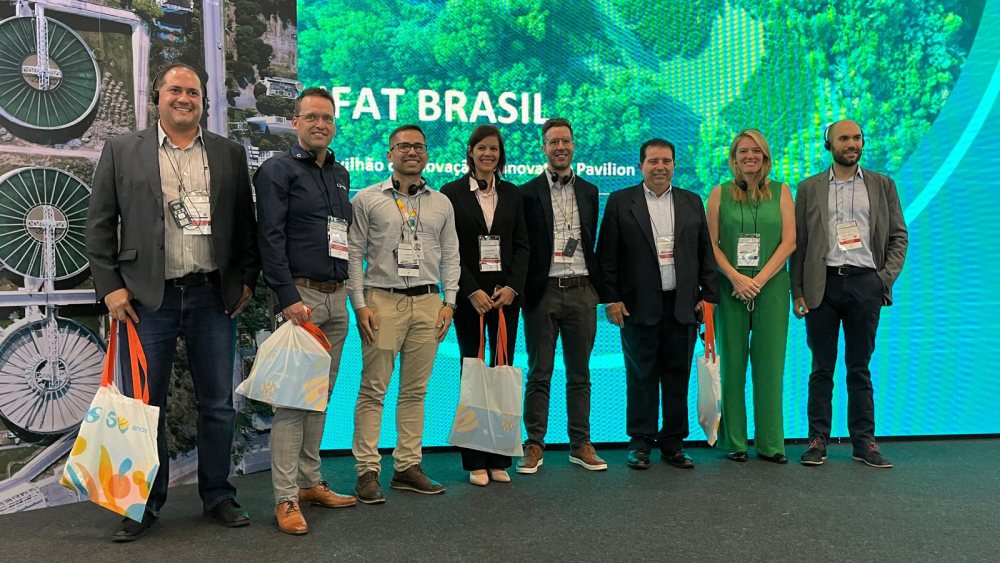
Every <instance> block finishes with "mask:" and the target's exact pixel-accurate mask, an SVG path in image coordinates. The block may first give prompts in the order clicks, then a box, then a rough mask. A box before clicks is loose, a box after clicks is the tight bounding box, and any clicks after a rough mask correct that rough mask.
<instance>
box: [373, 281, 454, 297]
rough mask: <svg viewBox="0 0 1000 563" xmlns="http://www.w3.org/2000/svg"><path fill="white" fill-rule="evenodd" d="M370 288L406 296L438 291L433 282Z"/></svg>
mask: <svg viewBox="0 0 1000 563" xmlns="http://www.w3.org/2000/svg"><path fill="white" fill-rule="evenodd" d="M372 289H379V290H381V291H388V292H389V293H398V294H400V295H406V296H407V297H417V296H419V295H428V294H430V293H438V286H437V285H436V284H433V283H430V284H427V285H418V286H416V287H373V288H372Z"/></svg>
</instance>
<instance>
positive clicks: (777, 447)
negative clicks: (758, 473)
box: [715, 270, 790, 456]
mask: <svg viewBox="0 0 1000 563" xmlns="http://www.w3.org/2000/svg"><path fill="white" fill-rule="evenodd" d="M789 287H790V286H789V279H788V271H787V270H782V271H780V272H778V273H777V274H776V275H775V276H774V277H773V278H771V280H770V281H768V282H767V284H765V285H764V289H763V290H762V291H761V292H760V294H759V295H758V296H757V298H756V299H755V300H754V301H753V311H748V310H747V305H746V304H745V303H743V302H742V301H740V300H738V299H736V298H734V297H733V296H732V292H733V286H732V284H731V283H730V282H729V279H728V278H726V277H725V276H719V290H720V293H721V294H722V295H721V296H720V298H719V307H718V309H717V311H718V312H717V314H716V317H715V318H716V339H717V340H716V349H717V351H718V353H719V363H720V365H719V371H720V374H721V378H722V421H721V423H720V424H719V442H718V444H719V446H718V447H719V448H720V449H722V450H726V451H730V452H745V451H747V405H746V385H747V360H749V361H750V365H751V370H752V371H751V377H752V378H753V414H754V416H753V421H754V428H755V432H754V445H755V446H756V448H757V453H758V454H763V455H766V456H774V455H775V454H779V453H780V454H784V453H785V429H784V416H783V414H782V396H781V395H782V382H783V378H784V371H785V341H786V340H787V339H788V307H789V302H790V297H789Z"/></svg>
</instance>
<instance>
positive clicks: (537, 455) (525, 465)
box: [517, 444, 544, 474]
mask: <svg viewBox="0 0 1000 563" xmlns="http://www.w3.org/2000/svg"><path fill="white" fill-rule="evenodd" d="M543 455H544V452H543V451H542V447H541V446H539V445H538V444H528V445H527V447H525V448H524V457H522V458H521V459H519V460H517V472H518V473H527V474H531V473H536V472H537V471H538V468H539V467H541V466H542V461H543V460H542V456H543Z"/></svg>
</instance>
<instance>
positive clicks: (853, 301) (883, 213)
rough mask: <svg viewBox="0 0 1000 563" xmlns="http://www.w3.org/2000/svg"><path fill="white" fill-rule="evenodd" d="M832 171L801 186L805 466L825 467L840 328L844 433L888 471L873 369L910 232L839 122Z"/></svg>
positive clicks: (859, 456) (889, 184) (852, 126)
mask: <svg viewBox="0 0 1000 563" xmlns="http://www.w3.org/2000/svg"><path fill="white" fill-rule="evenodd" d="M824 139H825V141H826V144H825V146H826V149H827V150H828V151H830V154H831V155H832V156H833V166H832V167H831V168H830V169H829V170H825V171H823V172H821V173H819V174H817V175H815V176H812V177H811V178H808V179H806V180H805V181H804V182H802V183H801V184H799V187H798V195H797V197H796V201H795V223H796V227H797V229H796V233H797V235H796V249H795V254H793V255H792V271H791V278H792V298H793V299H794V300H795V303H794V307H793V311H794V312H795V316H796V317H798V318H802V317H805V319H806V337H807V341H808V344H809V349H810V350H811V351H812V356H813V360H812V373H810V375H809V402H808V415H809V439H810V441H809V449H808V450H806V452H805V453H804V454H802V458H801V461H802V463H803V464H804V465H821V464H822V463H823V461H825V460H826V445H827V443H828V442H829V440H830V426H831V422H830V420H831V418H832V412H831V411H832V407H831V401H832V396H833V372H834V368H835V367H836V364H837V343H838V340H839V338H840V325H841V323H843V326H844V350H845V354H844V355H845V362H846V364H847V427H848V429H849V431H850V434H851V444H852V445H853V447H854V454H853V456H852V457H853V459H855V460H857V461H860V462H863V463H866V464H868V465H870V466H871V467H880V468H890V467H892V463H891V462H890V461H889V460H888V459H887V458H886V457H885V456H884V455H882V453H881V452H880V451H879V448H878V445H877V444H876V443H875V399H874V393H873V390H872V381H871V372H870V371H869V370H868V362H869V360H871V356H872V352H873V351H874V350H875V333H876V331H877V329H878V320H879V314H880V312H881V309H882V307H883V306H888V305H892V285H893V283H894V282H895V281H896V278H897V277H899V273H900V271H901V270H902V269H903V261H904V259H905V258H906V247H907V244H908V242H907V240H908V239H907V231H906V224H905V223H904V222H903V211H902V209H901V208H900V205H899V196H898V194H897V193H896V184H895V182H893V181H892V179H891V178H889V177H887V176H884V175H882V174H879V173H878V172H874V171H871V170H867V169H863V168H861V167H860V166H858V161H859V160H860V159H861V153H862V149H863V148H864V145H865V139H864V133H862V131H861V127H859V126H858V124H857V123H855V122H853V121H850V120H843V121H838V122H836V123H834V124H833V125H831V126H830V127H829V128H827V130H826V133H825V135H824Z"/></svg>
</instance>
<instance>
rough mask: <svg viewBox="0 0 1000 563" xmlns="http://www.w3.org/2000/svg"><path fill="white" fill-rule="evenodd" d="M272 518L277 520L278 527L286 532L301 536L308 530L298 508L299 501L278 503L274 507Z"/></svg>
mask: <svg viewBox="0 0 1000 563" xmlns="http://www.w3.org/2000/svg"><path fill="white" fill-rule="evenodd" d="M274 519H275V520H276V521H277V522H278V529H279V530H281V531H282V532H285V533H286V534H292V535H293V536H301V535H302V534H305V533H308V532H309V525H308V524H306V519H305V517H304V516H302V511H301V510H299V503H297V502H295V501H294V500H288V501H285V502H282V503H279V504H278V506H276V507H274Z"/></svg>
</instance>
